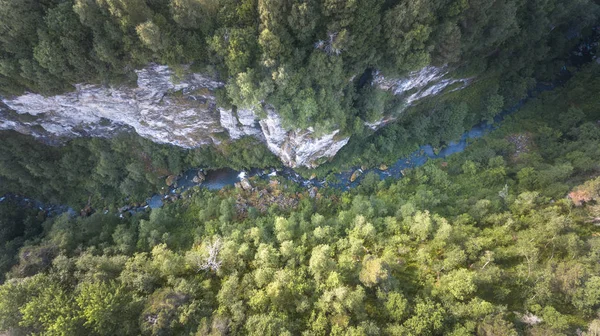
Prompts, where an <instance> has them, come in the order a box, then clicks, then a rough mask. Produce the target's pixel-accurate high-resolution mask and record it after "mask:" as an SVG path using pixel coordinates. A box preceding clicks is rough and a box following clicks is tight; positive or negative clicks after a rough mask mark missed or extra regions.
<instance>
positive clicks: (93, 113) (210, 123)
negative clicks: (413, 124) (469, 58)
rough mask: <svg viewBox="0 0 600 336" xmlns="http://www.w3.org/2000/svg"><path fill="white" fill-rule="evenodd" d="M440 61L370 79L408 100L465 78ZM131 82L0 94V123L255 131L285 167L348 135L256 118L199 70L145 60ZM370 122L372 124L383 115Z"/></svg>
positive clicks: (191, 142)
mask: <svg viewBox="0 0 600 336" xmlns="http://www.w3.org/2000/svg"><path fill="white" fill-rule="evenodd" d="M446 72H447V70H446V69H445V68H435V67H425V68H423V69H422V70H420V71H416V72H413V73H410V74H409V75H408V76H407V77H406V78H402V79H396V80H390V79H386V78H383V77H382V76H381V75H376V76H375V79H374V81H373V84H374V85H377V86H378V87H380V88H382V89H384V90H393V92H394V93H395V94H397V95H405V96H406V98H405V101H406V104H407V105H410V104H412V103H413V102H414V101H416V100H418V99H421V98H423V97H426V96H429V95H434V94H437V93H439V92H441V91H442V90H443V89H445V88H446V87H447V86H449V85H451V84H453V83H456V82H460V81H462V82H463V83H465V81H464V80H456V79H446V78H445V76H446ZM136 73H137V86H136V87H127V86H119V87H109V86H103V85H98V84H78V85H75V87H74V91H72V92H68V93H65V94H61V95H56V96H50V97H44V96H41V95H39V94H34V93H27V94H24V95H21V96H17V97H13V98H3V99H2V103H0V130H6V129H12V130H16V131H18V132H21V133H24V134H29V135H32V136H34V137H37V138H40V139H42V140H44V141H46V142H49V143H59V142H60V141H61V140H64V139H69V138H73V137H80V136H98V137H109V136H112V135H114V134H115V132H117V131H121V130H128V129H129V130H135V132H137V133H138V134H139V135H141V136H143V137H146V138H148V139H150V140H152V141H155V142H158V143H169V144H173V145H176V146H181V147H185V148H193V147H198V146H202V145H207V144H217V145H218V144H220V143H221V142H222V141H227V140H230V139H231V140H235V139H239V138H241V137H244V136H252V137H256V138H258V139H260V140H262V141H264V142H265V143H266V145H267V146H268V148H269V150H271V151H272V152H273V153H274V154H275V155H277V156H278V157H280V158H281V160H282V162H283V163H284V164H285V165H286V166H289V167H292V168H294V167H299V166H306V167H315V166H317V165H318V164H319V163H321V162H322V161H323V160H324V158H330V157H333V156H334V155H335V154H336V153H337V152H338V151H339V150H340V149H341V148H342V147H343V146H345V145H346V144H347V143H348V140H349V138H348V137H345V136H340V132H339V130H336V131H333V132H331V133H329V134H318V135H317V134H315V131H314V129H312V128H308V129H304V130H302V129H295V130H287V129H285V128H284V127H283V126H282V122H281V118H280V117H279V115H278V114H277V112H276V111H275V110H274V109H273V108H272V107H266V111H265V112H266V113H265V114H266V118H264V119H262V120H259V119H260V118H258V117H257V115H256V114H255V113H254V112H253V111H251V110H247V109H237V110H231V109H224V108H221V107H218V106H217V103H216V99H215V95H214V91H215V90H216V89H218V88H220V87H222V86H223V83H221V82H218V81H215V80H212V79H210V78H208V77H206V76H202V75H200V74H195V73H189V74H187V75H186V76H185V77H184V78H178V79H175V78H174V73H173V71H172V70H170V69H169V67H167V66H162V65H149V66H147V67H146V68H144V69H141V70H137V71H136ZM389 120H393V119H389V118H388V119H386V120H383V119H382V120H380V121H378V122H376V123H373V124H368V126H370V127H372V128H373V129H375V128H378V127H380V126H381V125H383V124H385V123H386V122H387V121H389Z"/></svg>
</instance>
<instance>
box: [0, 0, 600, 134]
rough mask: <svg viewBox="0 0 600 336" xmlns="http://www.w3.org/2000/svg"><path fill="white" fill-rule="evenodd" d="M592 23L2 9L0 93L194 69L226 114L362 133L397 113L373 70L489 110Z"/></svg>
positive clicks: (169, 6)
mask: <svg viewBox="0 0 600 336" xmlns="http://www.w3.org/2000/svg"><path fill="white" fill-rule="evenodd" d="M598 15H599V6H598V3H597V1H593V0H574V1H566V0H535V1H526V0H418V1H405V0H403V1H400V0H351V1H346V0H288V1H281V0H41V1H40V0H13V1H2V2H1V3H0V22H2V25H1V26H0V93H2V94H4V95H11V94H19V93H21V92H23V91H24V90H30V91H34V92H40V93H43V94H53V93H57V92H61V91H65V90H70V89H72V84H73V83H77V82H98V83H106V84H128V83H129V84H131V83H135V81H134V80H135V73H134V72H133V70H134V69H136V68H139V67H142V66H144V65H146V64H148V62H158V63H163V64H169V65H171V66H172V67H174V68H175V69H176V70H177V72H178V73H179V74H181V73H182V72H183V71H186V70H185V67H184V66H183V65H189V64H191V65H192V67H191V70H192V71H199V72H203V73H206V74H210V75H212V76H214V77H215V78H218V79H220V80H223V81H224V82H226V83H227V85H226V89H225V91H224V92H222V93H221V94H220V95H219V97H220V99H221V104H233V105H235V106H238V107H250V108H256V109H258V110H260V107H261V106H262V105H264V104H272V105H273V106H275V108H276V109H277V111H278V112H279V113H280V114H281V116H282V117H283V119H284V121H285V122H286V125H287V126H292V125H293V126H298V127H307V126H314V127H315V128H316V129H317V132H322V131H328V130H332V129H335V128H339V129H342V130H343V131H344V132H346V133H357V132H359V131H360V130H361V129H362V127H363V126H362V124H363V122H364V121H373V120H376V119H378V118H380V117H381V116H382V115H384V114H394V113H395V112H397V111H396V110H397V109H398V105H399V104H397V102H395V100H394V98H393V97H391V96H390V95H386V94H384V93H382V92H381V91H379V90H374V89H373V88H371V87H370V86H368V85H366V86H365V85H364V82H363V83H362V84H361V80H360V79H361V78H363V73H367V74H368V72H369V71H370V70H371V69H378V70H380V71H382V73H383V74H385V75H386V76H392V77H393V76H399V75H403V74H405V73H407V72H409V71H412V70H417V69H419V68H421V67H423V66H426V65H435V66H442V65H445V64H448V65H449V67H450V68H451V69H455V71H454V75H455V76H461V77H475V76H481V75H484V74H485V76H488V75H492V74H493V75H494V77H495V81H496V85H498V89H496V90H497V91H498V92H496V93H494V95H495V96H494V97H493V103H494V104H495V105H503V103H509V104H511V103H513V102H514V101H515V100H518V99H520V98H522V97H523V95H524V94H525V93H526V91H527V89H528V88H530V87H531V85H532V84H533V83H534V82H535V79H543V80H551V79H552V77H553V76H555V75H556V74H557V73H558V69H560V67H562V66H563V64H564V61H562V57H563V56H564V55H565V53H566V52H567V51H568V50H570V48H571V47H572V46H573V44H574V43H576V39H574V38H573V37H574V36H573V35H575V36H576V35H577V33H578V32H580V31H582V30H583V29H584V28H585V27H587V26H588V25H590V24H592V23H593V22H595V21H596V20H597V18H598ZM472 112H473V111H472Z"/></svg>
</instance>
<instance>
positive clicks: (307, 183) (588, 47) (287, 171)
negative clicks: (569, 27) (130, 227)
mask: <svg viewBox="0 0 600 336" xmlns="http://www.w3.org/2000/svg"><path fill="white" fill-rule="evenodd" d="M599 41H600V26H598V27H595V28H594V34H593V35H592V36H591V37H589V38H586V39H584V40H583V41H582V42H581V43H580V44H579V45H578V46H577V47H576V48H575V49H574V50H573V51H572V52H571V55H570V58H569V60H568V62H567V64H566V65H565V67H563V69H562V70H561V73H560V76H559V79H558V80H557V81H556V83H553V84H543V83H538V85H537V86H536V87H535V89H533V90H531V91H530V92H529V95H528V97H527V98H525V99H523V100H522V101H520V102H519V103H518V104H516V105H515V106H513V107H511V108H509V109H507V110H504V111H503V112H501V113H500V114H499V115H497V116H496V117H495V118H494V123H493V124H488V123H485V122H484V123H480V124H478V125H475V126H474V127H473V128H471V129H470V130H469V131H467V132H465V133H464V134H463V135H462V136H461V138H460V139H459V140H458V141H453V142H449V143H447V144H446V145H445V146H443V147H442V149H441V150H440V151H439V152H438V153H437V154H436V153H435V152H434V149H433V147H432V146H431V145H423V146H421V147H420V148H419V149H418V150H416V151H415V152H413V153H412V154H410V155H408V156H406V157H403V158H400V159H399V160H397V161H396V162H395V163H394V164H393V165H391V166H390V167H388V169H385V170H381V169H377V168H372V169H368V170H365V171H362V170H361V169H360V168H358V167H356V168H354V169H350V170H348V171H345V172H342V173H338V174H335V177H336V179H335V180H336V182H335V183H327V182H326V181H324V180H322V181H319V180H316V179H306V178H303V177H302V176H300V174H298V173H297V172H295V171H294V170H293V169H291V168H284V169H281V170H275V169H268V170H263V169H251V170H249V171H236V170H233V169H229V168H224V169H218V170H209V171H204V170H202V169H190V170H188V171H186V172H184V173H183V174H181V175H180V176H179V177H178V178H177V180H176V183H175V184H174V187H171V188H170V189H168V190H167V192H166V193H165V194H156V195H153V196H151V197H150V198H148V199H147V201H146V203H147V204H146V205H144V206H141V207H127V206H126V207H123V208H121V211H120V212H130V213H135V212H141V211H146V210H147V209H148V208H152V209H155V208H160V207H162V206H163V205H164V203H165V200H175V199H177V198H178V197H179V196H180V195H181V194H182V193H183V192H185V191H187V190H189V189H191V188H194V187H201V188H207V189H209V190H219V189H222V188H225V187H227V186H233V185H235V184H236V183H238V182H240V181H241V180H242V179H245V178H251V177H255V176H257V177H259V178H261V179H265V180H268V179H271V178H275V177H277V176H279V177H283V178H285V179H287V180H290V181H293V182H295V183H297V184H298V185H301V186H304V187H306V188H313V187H317V188H320V187H332V188H337V189H340V190H349V189H351V188H355V187H356V186H358V185H360V182H361V181H362V179H363V177H364V176H365V175H366V174H368V173H375V174H376V175H377V176H379V178H380V179H386V178H394V179H398V178H401V177H402V176H403V174H402V171H404V170H405V169H408V168H414V167H419V166H422V165H424V164H425V163H426V162H427V161H428V160H430V159H439V158H445V157H447V156H449V155H452V154H456V153H460V152H462V151H464V150H465V149H466V148H467V146H468V145H469V143H470V140H473V139H477V138H481V137H483V136H484V135H486V134H488V133H490V132H491V131H492V130H494V129H495V128H496V127H497V125H499V123H500V122H502V121H503V120H504V118H505V117H506V116H508V115H510V114H512V113H514V112H515V111H517V110H519V109H520V108H521V107H522V106H523V104H524V103H525V102H526V101H527V100H529V99H530V98H532V97H535V96H537V95H538V94H539V93H541V92H544V91H550V90H553V89H554V88H555V87H556V86H557V85H562V84H564V82H566V81H567V80H568V79H569V78H570V77H571V73H570V72H569V71H568V70H567V65H568V66H574V67H576V68H579V67H580V66H581V65H583V64H585V63H588V62H591V61H593V60H594V59H595V58H596V56H595V49H596V46H597V45H598V42H599ZM199 171H202V172H203V173H204V175H205V176H206V178H205V180H204V181H203V182H202V183H195V182H194V177H196V176H197V175H198V172H199ZM357 171H358V173H357ZM355 173H356V175H357V176H355V179H354V181H352V175H353V174H355ZM7 198H12V199H16V200H17V201H18V202H21V203H22V204H23V206H35V207H38V208H39V209H40V210H42V209H45V210H46V211H47V212H48V213H49V214H54V215H56V214H59V213H62V212H69V213H71V214H75V212H74V211H73V210H72V209H70V208H68V207H66V206H54V205H44V204H42V203H41V202H38V201H35V200H30V199H28V198H25V197H23V196H18V195H13V194H11V195H5V196H3V197H1V198H0V202H3V201H4V200H5V199H7Z"/></svg>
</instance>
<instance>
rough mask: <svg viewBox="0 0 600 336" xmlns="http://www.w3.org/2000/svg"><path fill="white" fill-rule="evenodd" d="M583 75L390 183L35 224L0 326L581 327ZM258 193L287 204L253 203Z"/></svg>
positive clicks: (591, 225) (590, 322)
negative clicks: (456, 149)
mask: <svg viewBox="0 0 600 336" xmlns="http://www.w3.org/2000/svg"><path fill="white" fill-rule="evenodd" d="M599 71H600V70H599V69H598V66H597V65H595V66H590V67H589V68H587V69H584V70H583V71H581V72H580V73H578V74H577V75H576V77H575V78H574V79H573V80H572V81H570V82H569V84H568V85H567V86H566V87H564V88H559V89H556V90H555V91H553V92H548V93H545V94H542V95H541V96H540V97H538V98H536V99H534V100H532V101H530V102H529V103H527V104H526V105H525V107H524V108H523V110H522V111H520V112H518V113H516V114H515V115H513V116H512V117H510V118H509V120H507V122H506V123H505V124H504V125H503V126H502V127H501V128H500V129H498V130H497V131H495V132H494V133H492V134H491V135H489V136H486V137H484V138H482V139H480V140H477V141H476V142H475V143H474V144H473V145H472V146H470V147H469V148H468V149H467V150H466V151H465V152H463V153H460V154H456V155H454V156H452V157H450V158H449V159H448V161H447V162H442V161H440V160H437V161H430V162H429V163H427V164H426V165H425V166H423V167H420V168H416V169H413V170H411V171H408V172H407V174H406V177H405V178H403V179H401V180H397V181H382V182H380V181H378V180H377V179H376V177H375V176H374V175H373V176H367V177H366V178H365V179H364V181H363V182H362V185H361V186H360V187H358V188H357V189H355V190H353V191H350V192H345V193H341V192H339V191H337V190H331V189H321V190H320V191H319V194H317V195H316V197H315V198H310V197H309V196H308V193H307V192H306V191H300V190H299V189H298V190H296V189H297V188H298V187H296V186H294V185H287V184H286V183H285V182H284V183H282V184H279V185H275V184H273V185H270V186H266V185H261V184H260V182H258V181H255V182H254V183H255V184H256V185H257V189H256V190H255V191H251V192H249V191H242V190H239V189H227V190H223V191H221V192H218V193H214V192H208V191H201V190H196V191H192V192H191V193H190V196H191V197H190V198H185V199H184V200H182V201H180V202H177V203H173V204H170V205H167V206H165V207H164V208H162V209H157V210H153V211H152V212H151V213H150V214H138V215H136V216H133V217H131V218H128V219H119V218H118V217H116V216H114V215H112V214H109V215H102V214H95V215H92V216H91V217H86V218H81V217H78V218H69V217H68V216H67V215H63V216H60V217H58V218H55V219H52V220H50V221H47V222H45V223H44V225H43V233H42V234H40V235H36V233H37V231H36V229H32V230H30V231H31V232H32V233H31V234H32V235H33V236H37V238H36V239H33V240H30V241H29V242H27V243H26V244H25V247H24V248H22V249H21V250H20V252H19V254H18V256H15V259H18V264H17V265H16V266H14V267H13V268H12V269H11V270H10V272H9V273H8V280H6V281H5V283H4V284H3V285H2V286H0V330H10V331H11V332H12V333H14V334H16V335H19V334H26V333H35V334H40V333H43V334H46V335H82V334H85V335H138V334H142V335H171V334H174V335H207V334H212V335H224V334H249V335H261V336H262V335H265V336H266V335H299V334H303V335H328V334H332V335H382V334H383V335H442V334H443V335H470V334H477V335H486V336H492V335H518V334H524V335H573V334H576V333H577V331H576V330H577V329H581V330H582V332H583V333H585V335H588V336H591V335H598V333H599V332H600V320H599V319H598V313H600V277H599V274H600V254H599V252H598V251H600V227H598V226H597V225H596V224H598V223H599V222H600V219H599V218H600V205H599V203H598V202H600V178H598V177H597V176H598V175H599V173H600V166H599V165H598V162H600V127H599V125H598V123H597V122H596V121H597V119H598V118H599V117H600V101H598V99H597V92H598V91H599V89H600V76H599V75H598V74H599ZM259 193H267V194H269V195H278V196H279V197H280V199H281V198H283V199H296V200H297V202H296V203H294V202H288V203H286V202H281V204H295V206H294V207H293V208H289V207H278V205H277V204H274V205H272V206H271V207H270V208H268V209H265V210H264V211H260V210H258V209H259V204H260V199H262V197H264V195H263V196H259ZM567 195H569V196H570V197H567ZM0 211H10V210H7V209H5V208H0ZM2 216H4V215H2ZM11 216H14V215H11ZM8 218H11V217H8ZM20 218H21V219H18V220H20V221H25V222H27V223H32V225H33V227H35V225H37V223H38V222H36V219H35V214H33V213H32V214H24V215H22V216H20ZM6 237H8V238H4V239H9V240H10V237H11V236H10V234H7V235H6ZM29 237H31V235H30V236H29ZM29 237H28V238H29Z"/></svg>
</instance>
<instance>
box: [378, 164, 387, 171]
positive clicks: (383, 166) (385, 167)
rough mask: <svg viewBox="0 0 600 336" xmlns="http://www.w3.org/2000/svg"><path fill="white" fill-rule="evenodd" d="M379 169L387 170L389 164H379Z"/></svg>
mask: <svg viewBox="0 0 600 336" xmlns="http://www.w3.org/2000/svg"><path fill="white" fill-rule="evenodd" d="M379 170H381V171H386V170H388V166H386V165H384V164H382V165H381V166H379Z"/></svg>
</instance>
